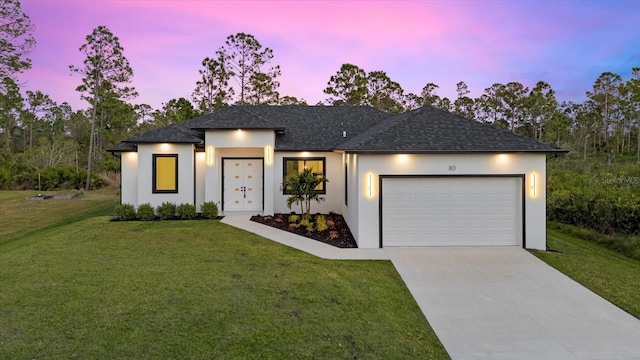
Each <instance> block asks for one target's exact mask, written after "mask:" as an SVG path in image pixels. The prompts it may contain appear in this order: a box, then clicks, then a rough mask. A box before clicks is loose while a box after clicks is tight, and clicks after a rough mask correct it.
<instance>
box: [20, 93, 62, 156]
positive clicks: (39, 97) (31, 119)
mask: <svg viewBox="0 0 640 360" xmlns="http://www.w3.org/2000/svg"><path fill="white" fill-rule="evenodd" d="M26 100H27V111H26V113H25V116H24V118H25V122H26V126H27V133H28V138H29V149H32V148H33V144H34V141H33V131H34V127H35V126H36V122H39V121H42V120H43V119H44V116H45V114H46V113H47V112H49V111H51V110H52V109H53V108H54V107H55V106H56V103H55V102H54V101H53V100H51V98H50V97H49V95H46V94H43V93H42V92H41V91H36V92H33V91H31V90H27V98H26Z"/></svg>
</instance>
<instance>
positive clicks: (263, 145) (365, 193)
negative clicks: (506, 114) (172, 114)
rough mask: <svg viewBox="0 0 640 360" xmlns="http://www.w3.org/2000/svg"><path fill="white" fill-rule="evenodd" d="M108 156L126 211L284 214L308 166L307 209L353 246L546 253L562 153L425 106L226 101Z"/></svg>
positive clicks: (126, 143)
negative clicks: (401, 108) (314, 177)
mask: <svg viewBox="0 0 640 360" xmlns="http://www.w3.org/2000/svg"><path fill="white" fill-rule="evenodd" d="M109 151H111V152H112V153H114V154H119V156H120V157H121V160H122V161H121V166H122V173H121V177H122V189H121V201H122V203H129V204H133V205H134V206H136V207H137V206H138V205H140V204H143V203H151V204H152V205H153V206H157V205H160V204H161V203H162V202H165V201H169V202H173V203H176V204H180V203H192V204H195V205H196V206H197V207H198V208H199V206H200V205H201V204H202V203H203V202H205V201H213V202H215V203H217V204H218V206H219V208H220V210H221V211H223V213H224V214H227V215H228V214H232V213H233V212H237V211H244V212H247V211H248V212H255V213H263V214H274V213H286V212H289V211H291V210H289V209H288V208H287V206H286V199H287V197H288V195H287V194H286V193H285V192H286V191H285V190H284V189H283V187H282V182H283V181H284V179H285V177H286V176H287V175H288V174H293V173H296V172H299V171H302V169H304V168H309V167H311V168H313V169H314V171H315V172H321V173H323V174H324V175H325V176H326V178H327V179H328V180H329V181H328V182H327V183H324V184H322V185H320V186H319V187H318V188H317V191H318V192H320V193H321V194H322V196H323V197H325V199H326V201H324V202H322V203H319V204H318V203H314V204H313V206H312V211H313V212H330V211H333V212H335V213H339V214H342V215H343V216H344V218H345V219H346V221H347V223H348V225H349V227H350V229H351V232H352V233H353V235H354V237H355V239H356V241H357V243H358V246H359V247H360V248H378V247H390V246H470V245H511V246H521V247H525V248H532V249H545V248H546V214H545V197H546V192H545V183H546V181H545V180H546V178H545V176H546V161H547V157H548V156H549V155H553V154H557V153H561V152H565V150H562V149H560V148H557V147H555V146H552V145H548V144H545V143H542V142H539V141H536V140H534V139H530V138H525V137H521V136H518V135H515V134H512V133H511V132H509V131H505V130H501V129H497V128H495V127H493V126H490V125H486V124H481V123H479V122H476V121H472V120H469V119H466V118H463V117H460V116H457V115H454V114H451V113H449V112H447V111H444V110H440V109H437V108H434V107H429V106H427V107H423V108H420V109H416V110H413V111H409V112H406V113H402V114H396V115H394V114H389V113H386V112H382V111H378V110H376V109H373V108H371V107H368V106H336V107H333V106H231V107H228V108H225V109H222V110H218V111H215V112H213V113H211V114H208V115H204V116H201V117H198V118H196V119H193V120H190V121H188V122H186V123H183V124H179V125H170V126H167V127H164V128H160V129H157V130H152V131H149V132H146V133H142V134H139V135H136V136H134V137H132V138H130V139H128V140H126V141H124V142H123V143H122V144H120V145H118V146H116V147H114V148H113V149H110V150H109Z"/></svg>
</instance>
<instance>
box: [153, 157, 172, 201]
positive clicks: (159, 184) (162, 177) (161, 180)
mask: <svg viewBox="0 0 640 360" xmlns="http://www.w3.org/2000/svg"><path fill="white" fill-rule="evenodd" d="M177 192H178V154H166V155H165V154H162V155H153V193H177Z"/></svg>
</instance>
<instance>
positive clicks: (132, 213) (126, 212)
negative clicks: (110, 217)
mask: <svg viewBox="0 0 640 360" xmlns="http://www.w3.org/2000/svg"><path fill="white" fill-rule="evenodd" d="M115 219H116V220H120V221H129V220H135V219H136V209H135V208H134V207H133V205H131V204H120V205H116V217H115Z"/></svg>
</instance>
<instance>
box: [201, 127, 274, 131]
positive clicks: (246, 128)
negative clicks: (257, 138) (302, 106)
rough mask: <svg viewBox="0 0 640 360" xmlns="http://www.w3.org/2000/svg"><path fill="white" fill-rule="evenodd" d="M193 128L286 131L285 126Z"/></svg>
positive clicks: (205, 129)
mask: <svg viewBox="0 0 640 360" xmlns="http://www.w3.org/2000/svg"><path fill="white" fill-rule="evenodd" d="M191 129H192V130H197V131H207V130H271V131H285V128H283V127H258V126H253V127H245V126H233V127H232V126H223V127H194V128H191Z"/></svg>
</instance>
